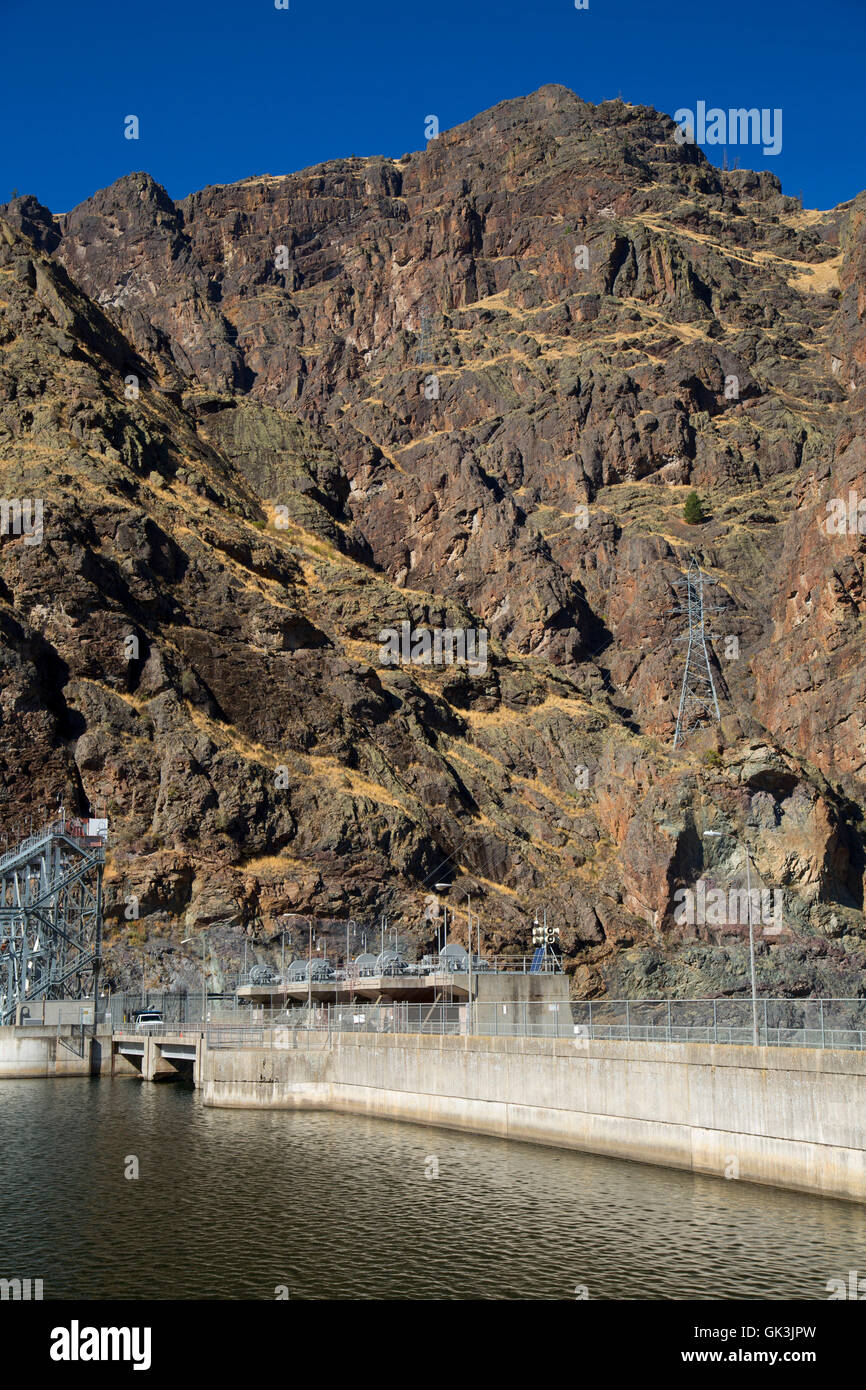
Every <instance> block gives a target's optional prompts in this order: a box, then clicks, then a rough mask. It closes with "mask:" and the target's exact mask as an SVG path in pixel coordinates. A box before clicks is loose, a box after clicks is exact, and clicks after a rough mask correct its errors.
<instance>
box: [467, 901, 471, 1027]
mask: <svg viewBox="0 0 866 1390" xmlns="http://www.w3.org/2000/svg"><path fill="white" fill-rule="evenodd" d="M466 930H467V933H468V935H469V978H468V980H467V982H466V989H467V1003H466V1036H467V1038H468V1037H469V1034H470V1032H471V1031H472V1030H471V1027H470V1021H471V1018H472V894H471V893H467V894H466Z"/></svg>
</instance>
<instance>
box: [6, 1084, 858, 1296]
mask: <svg viewBox="0 0 866 1390" xmlns="http://www.w3.org/2000/svg"><path fill="white" fill-rule="evenodd" d="M0 1136H2V1149H0V1222H2V1224H0V1230H2V1232H3V1245H2V1251H0V1277H5V1278H13V1277H19V1278H28V1277H29V1278H41V1279H42V1280H43V1281H44V1297H45V1298H46V1299H55V1298H56V1299H95V1298H124V1299H135V1298H159V1299H192V1298H207V1299H273V1298H274V1297H275V1294H276V1291H277V1290H278V1289H280V1290H282V1289H286V1290H287V1291H288V1295H289V1296H290V1297H291V1298H293V1299H519V1300H523V1299H533V1300H534V1299H542V1300H544V1299H573V1298H575V1297H576V1296H579V1293H580V1291H581V1290H582V1289H585V1290H586V1294H587V1296H588V1297H589V1298H590V1299H769V1300H777V1299H798V1300H800V1299H802V1300H807V1299H826V1298H827V1289H826V1285H827V1281H828V1279H831V1278H845V1279H847V1276H848V1271H849V1270H851V1269H859V1270H862V1271H864V1272H866V1211H864V1209H863V1208H861V1207H858V1206H856V1205H854V1204H848V1203H845V1202H840V1201H832V1200H829V1199H827V1200H823V1199H820V1198H816V1197H810V1196H800V1195H798V1194H796V1193H790V1192H782V1191H776V1190H774V1189H772V1188H769V1187H757V1186H750V1185H748V1184H746V1183H741V1182H736V1181H725V1180H722V1179H712V1178H706V1177H694V1176H692V1175H690V1174H687V1173H680V1172H676V1171H673V1170H668V1169H664V1168H653V1167H649V1166H645V1165H642V1164H635V1163H626V1162H622V1161H619V1160H615V1159H606V1158H599V1157H595V1156H593V1155H588V1154H580V1153H570V1152H568V1151H565V1150H558V1149H552V1148H542V1147H539V1146H535V1145H528V1144H513V1143H508V1142H506V1141H504V1140H499V1139H488V1138H484V1137H480V1136H471V1135H464V1134H459V1133H451V1132H449V1131H447V1130H442V1129H429V1128H422V1127H419V1126H415V1125H404V1124H394V1123H389V1122H387V1121H382V1120H373V1119H369V1120H368V1119H364V1118H359V1117H356V1116H344V1115H328V1114H322V1113H307V1114H305V1113H303V1112H298V1113H293V1112H288V1111H282V1112H277V1111H274V1112H262V1111H231V1110H215V1109H209V1108H208V1109H206V1108H205V1107H203V1106H202V1104H201V1101H200V1097H199V1095H198V1094H197V1093H196V1092H194V1091H193V1090H192V1089H190V1088H187V1087H182V1086H176V1085H163V1086H160V1085H151V1084H142V1083H141V1082H137V1081H134V1080H124V1081H117V1080H116V1081H113V1082H111V1081H105V1080H103V1081H87V1080H80V1081H79V1080H59V1081H3V1082H0ZM132 1159H137V1161H138V1172H139V1176H138V1177H137V1178H128V1177H126V1176H125V1175H124V1174H125V1170H129V1171H132V1169H133V1164H132V1162H131V1160H132ZM437 1173H438V1176H437V1175H436V1174H437ZM428 1175H429V1176H428Z"/></svg>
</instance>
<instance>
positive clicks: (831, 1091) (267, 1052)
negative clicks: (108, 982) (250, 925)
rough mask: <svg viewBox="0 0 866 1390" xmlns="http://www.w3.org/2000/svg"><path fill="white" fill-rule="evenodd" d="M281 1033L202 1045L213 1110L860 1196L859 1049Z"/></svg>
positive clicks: (863, 1098)
mask: <svg viewBox="0 0 866 1390" xmlns="http://www.w3.org/2000/svg"><path fill="white" fill-rule="evenodd" d="M277 1042H278V1045H277V1046H265V1047H243V1048H238V1047H231V1046H228V1047H215V1048H211V1047H208V1048H205V1049H204V1050H203V1051H202V1053H201V1059H200V1063H199V1064H198V1065H197V1071H199V1075H198V1081H199V1084H200V1085H201V1086H202V1088H203V1093H204V1101H205V1104H207V1105H212V1106H241V1107H260V1108H263V1109H296V1108H300V1109H303V1108H316V1109H324V1110H336V1111H347V1112H351V1113H354V1114H361V1115H374V1116H379V1117H381V1118H386V1119H390V1120H406V1121H411V1122H414V1123H416V1124H424V1125H439V1126H444V1127H446V1128H451V1129H460V1130H468V1131H474V1132H477V1133H481V1134H490V1135H496V1136H499V1137H501V1138H506V1139H517V1140H523V1141H528V1142H533V1143H542V1144H554V1145H560V1146H564V1147H566V1148H572V1149H580V1150H584V1151H586V1152H590V1153H597V1154H606V1155H609V1156H611V1157H616V1158H625V1159H632V1160H639V1161H641V1162H645V1163H654V1164H662V1165H666V1166H670V1167H675V1168H684V1169H688V1170H690V1171H692V1172H695V1173H704V1174H709V1175H715V1176H718V1177H720V1178H724V1177H728V1178H734V1177H735V1178H739V1179H741V1180H742V1181H747V1182H755V1183H768V1184H772V1185H775V1186H778V1187H786V1188H791V1189H794V1190H797V1191H802V1192H811V1193H816V1194H820V1195H823V1196H833V1197H840V1198H846V1199H848V1200H851V1201H857V1202H863V1201H866V1148H864V1128H863V1116H864V1114H866V1057H864V1055H863V1054H862V1053H859V1052H855V1051H849V1050H843V1049H839V1050H832V1049H826V1050H818V1049H811V1048H783V1047H775V1048H774V1047H753V1046H745V1045H743V1046H739V1045H733V1046H731V1045H706V1044H700V1043H659V1042H654V1043H640V1042H609V1041H599V1040H594V1039H583V1038H577V1039H573V1040H569V1039H564V1038H555V1037H551V1038H526V1037H520V1038H502V1037H498V1038H497V1037H489V1036H487V1037H485V1036H468V1037H467V1036H463V1037H461V1036H454V1035H442V1036H431V1035H425V1034H404V1035H400V1034H391V1035H385V1036H373V1035H370V1034H365V1033H334V1034H332V1035H331V1036H330V1037H329V1036H328V1035H327V1034H324V1033H303V1032H293V1031H291V1030H282V1032H281V1034H280V1036H279V1038H278V1039H277ZM199 1068H200V1070H199Z"/></svg>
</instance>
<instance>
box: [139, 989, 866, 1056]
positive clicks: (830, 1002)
mask: <svg viewBox="0 0 866 1390" xmlns="http://www.w3.org/2000/svg"><path fill="white" fill-rule="evenodd" d="M470 1008H471V1013H470V1012H469V1010H470ZM191 1027H192V1029H193V1030H194V1028H195V1020H194V1019H193V1020H192V1025H191ZM199 1027H200V1024H199ZM165 1031H166V1032H171V1031H176V1026H175V1028H172V1027H171V1026H169V1025H166V1026H165ZM756 1031H757V1041H758V1044H759V1046H763V1047H808V1048H819V1049H820V1048H844V1049H849V1050H857V1051H866V999H802V1000H796V999H758V1001H757V1030H756ZM333 1033H372V1034H384V1033H392V1034H394V1033H408V1034H412V1033H429V1034H440V1035H444V1034H456V1035H461V1034H467V1033H469V1034H472V1035H475V1036H485V1037H512V1038H515V1037H524V1038H551V1037H552V1038H569V1039H571V1040H572V1041H581V1040H587V1041H588V1040H591V1039H595V1040H601V1041H616V1042H643V1043H646V1042H649V1043H654V1042H657V1043H717V1044H740V1045H751V1044H752V1043H753V1041H754V1038H755V1017H754V1014H753V1007H752V1000H751V999H742V998H739V999H600V1000H592V1001H589V1000H587V1001H572V1002H570V1003H569V1002H566V1001H553V1002H528V1001H526V1002H524V1001H519V1002H514V1001H489V1002H488V1001H475V1002H474V1003H473V1004H472V1005H471V1006H470V1005H467V1004H408V1003H392V1004H365V1003H355V1004H330V1005H322V1006H314V1007H313V1008H310V1009H307V1008H296V1009H295V1008H287V1009H265V1008H258V1009H257V1008H253V1009H246V1010H242V1011H241V1012H240V1013H239V1015H238V1016H237V1017H236V1018H228V1017H224V1018H222V1019H218V1018H211V1019H210V1020H209V1021H208V1024H207V1028H206V1038H207V1045H208V1046H209V1047H244V1046H250V1047H253V1046H255V1047H288V1046H309V1045H311V1041H310V1039H309V1038H307V1040H306V1042H305V1041H304V1039H305V1036H306V1035H308V1034H317V1035H318V1036H319V1038H320V1039H321V1037H322V1035H324V1036H325V1037H327V1036H328V1035H330V1034H333Z"/></svg>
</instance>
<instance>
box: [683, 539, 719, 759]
mask: <svg viewBox="0 0 866 1390" xmlns="http://www.w3.org/2000/svg"><path fill="white" fill-rule="evenodd" d="M710 582H711V581H710V580H708V579H707V576H706V575H705V574H704V572H703V570H702V569H701V567H700V565H699V564H698V562H697V560H696V559H695V557H694V556H692V558H691V560H690V562H689V568H688V573H687V574H686V575H684V576H683V578H682V579H680V580H678V581H677V583H678V585H679V587H680V588H682V589H684V590H685V602H684V603H683V604H682V605H681V606H680V607H679V608H677V609H676V610H675V611H676V613H678V614H679V615H680V616H683V617H685V619H686V623H687V627H686V631H685V632H684V633H682V634H681V636H680V637H679V638H678V639H677V640H678V641H680V642H687V643H688V645H687V647H686V669H685V671H684V672H683V684H682V688H681V690H680V707H679V712H678V714H677V727H676V732H675V733H674V748H677V747H678V746H679V744H680V743H682V741H683V739H684V738H685V737H686V736H687V735H688V734H690V733H691V732H692V731H693V730H694V729H696V728H697V727H698V726H699V725H700V724H703V723H707V722H710V723H712V722H715V723H716V724H718V723H720V722H721V718H722V716H721V715H720V714H719V702H718V699H717V698H716V683H715V679H714V677H713V668H712V666H711V665H710V653H709V649H708V647H707V642H708V641H709V640H710V639H711V638H713V637H715V636H717V634H716V633H713V632H708V631H707V627H706V616H707V614H708V613H718V612H721V608H720V607H719V606H717V605H714V606H712V607H710V606H708V605H707V603H706V598H705V594H704V590H705V588H706V586H707V585H708V584H709V583H710Z"/></svg>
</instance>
